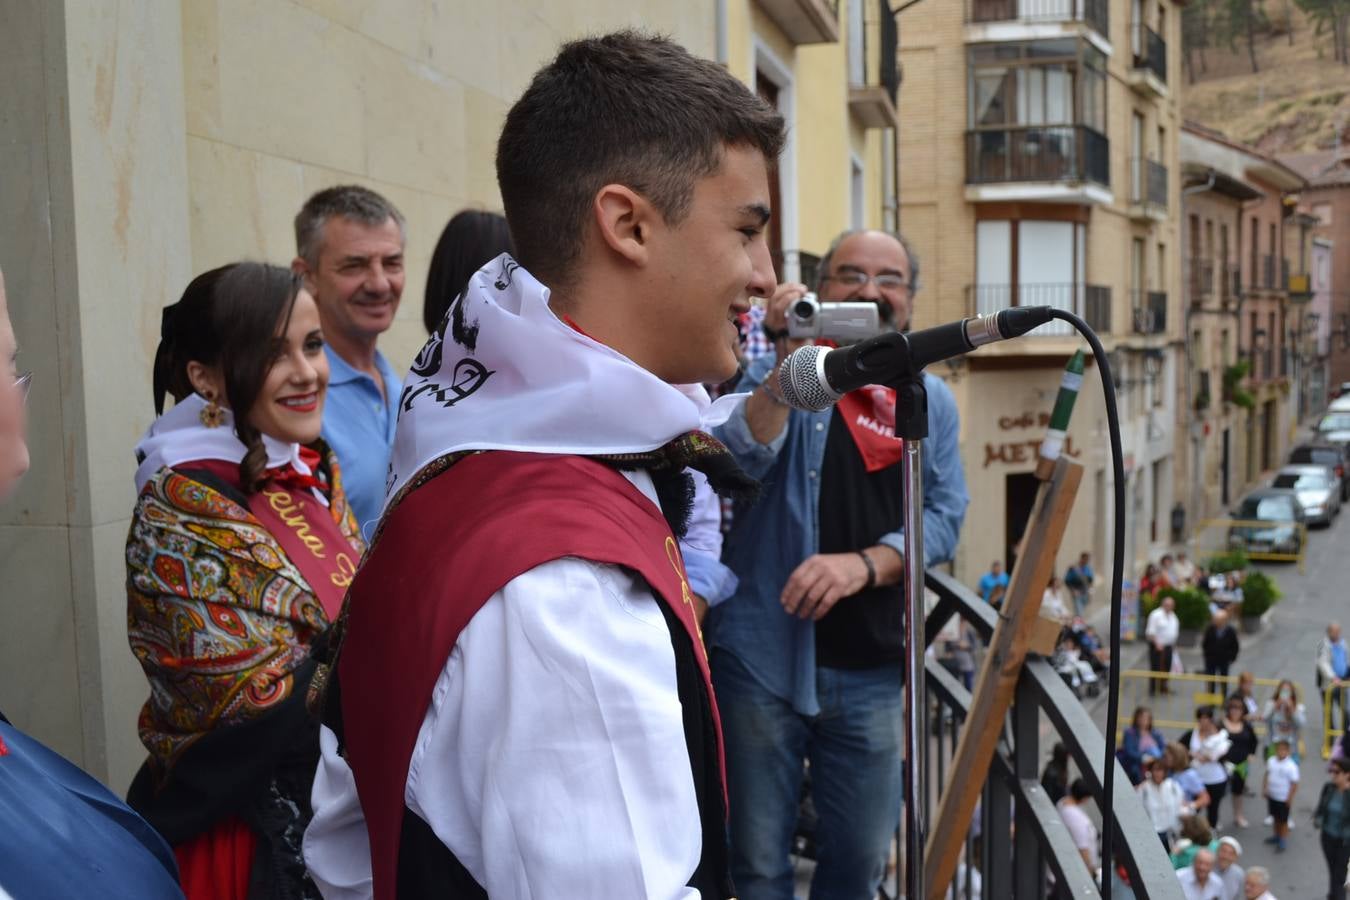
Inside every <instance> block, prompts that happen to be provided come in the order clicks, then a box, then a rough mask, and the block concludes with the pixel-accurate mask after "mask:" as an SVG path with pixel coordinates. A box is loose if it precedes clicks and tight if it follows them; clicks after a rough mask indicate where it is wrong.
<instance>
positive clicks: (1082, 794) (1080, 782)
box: [1069, 778, 1092, 803]
mask: <svg viewBox="0 0 1350 900" xmlns="http://www.w3.org/2000/svg"><path fill="white" fill-rule="evenodd" d="M1069 796H1070V797H1072V798H1073V802H1074V803H1082V802H1083V801H1084V800H1086V799H1088V798H1089V797H1091V796H1092V788H1091V787H1089V786H1088V783H1087V779H1086V778H1075V779H1074V780H1073V784H1071V785H1069Z"/></svg>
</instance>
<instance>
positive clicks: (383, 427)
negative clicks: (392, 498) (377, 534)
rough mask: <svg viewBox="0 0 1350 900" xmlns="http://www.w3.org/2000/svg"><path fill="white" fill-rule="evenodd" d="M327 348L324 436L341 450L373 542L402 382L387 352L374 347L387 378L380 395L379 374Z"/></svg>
mask: <svg viewBox="0 0 1350 900" xmlns="http://www.w3.org/2000/svg"><path fill="white" fill-rule="evenodd" d="M324 352H326V353H327V354H328V368H329V376H328V397H327V399H326V400H325V401H324V407H323V439H324V440H325V441H327V442H328V446H330V447H332V448H333V452H334V453H336V454H337V458H338V465H340V466H342V485H343V488H344V489H345V491H346V493H347V502H349V503H350V504H351V506H352V511H353V512H355V513H356V521H357V522H358V523H360V526H361V534H362V535H364V536H365V537H366V539H367V540H369V539H370V536H371V533H372V532H373V531H374V523H375V522H376V521H377V520H378V519H379V518H380V509H381V507H383V506H384V485H385V481H386V479H387V478H388V476H389V450H390V448H391V447H393V446H394V426H395V425H396V424H398V397H399V394H401V393H402V392H403V381H402V379H400V378H399V377H398V376H397V375H396V374H394V370H393V367H391V366H390V365H389V360H387V359H385V358H384V354H383V353H381V352H379V351H378V350H377V351H375V367H376V368H377V369H379V370H380V377H381V378H383V379H384V396H380V389H379V387H378V386H377V385H376V384H375V379H374V378H371V377H370V376H369V375H367V374H366V373H364V372H358V371H357V370H356V369H354V368H352V367H351V366H350V365H348V364H347V362H346V360H344V359H343V358H342V357H340V356H338V355H337V353H336V352H335V351H334V350H333V348H332V347H329V346H325V347H324Z"/></svg>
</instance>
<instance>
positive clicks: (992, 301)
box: [966, 283, 1111, 337]
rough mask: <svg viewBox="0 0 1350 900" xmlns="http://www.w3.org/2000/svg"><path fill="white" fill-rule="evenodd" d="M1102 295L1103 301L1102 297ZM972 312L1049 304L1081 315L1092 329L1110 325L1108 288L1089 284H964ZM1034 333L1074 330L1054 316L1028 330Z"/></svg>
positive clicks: (983, 313)
mask: <svg viewBox="0 0 1350 900" xmlns="http://www.w3.org/2000/svg"><path fill="white" fill-rule="evenodd" d="M1103 295H1104V296H1105V300H1104V301H1103V299H1102V297H1103ZM966 297H967V308H968V309H970V310H971V312H972V314H973V315H977V316H991V315H993V314H994V313H996V312H998V311H999V310H1001V309H1011V308H1012V307H1014V306H1053V307H1054V308H1055V309H1062V310H1065V311H1066V312H1071V313H1073V314H1074V315H1077V316H1082V317H1083V319H1084V320H1086V321H1087V323H1088V325H1090V326H1092V330H1093V331H1110V329H1111V289H1110V288H1109V287H1102V286H1099V285H1091V284H1074V283H1063V284H972V285H967V287H966ZM1031 333H1032V334H1033V335H1036V336H1042V335H1043V336H1046V337H1050V336H1055V335H1071V334H1074V333H1075V332H1074V329H1073V326H1072V325H1070V324H1069V323H1068V322H1064V321H1061V320H1059V319H1055V320H1053V321H1051V322H1047V323H1046V324H1044V325H1042V326H1041V327H1039V328H1037V329H1036V330H1034V331H1032V332H1031Z"/></svg>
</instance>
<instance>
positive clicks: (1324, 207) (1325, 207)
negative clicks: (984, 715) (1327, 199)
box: [1312, 203, 1331, 225]
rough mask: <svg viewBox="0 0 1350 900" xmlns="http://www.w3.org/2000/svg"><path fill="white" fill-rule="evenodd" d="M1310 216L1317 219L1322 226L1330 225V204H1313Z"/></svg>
mask: <svg viewBox="0 0 1350 900" xmlns="http://www.w3.org/2000/svg"><path fill="white" fill-rule="evenodd" d="M1312 214H1313V215H1314V216H1316V217H1317V221H1318V222H1319V223H1321V224H1323V225H1330V224H1331V204H1330V203H1314V204H1313V208H1312Z"/></svg>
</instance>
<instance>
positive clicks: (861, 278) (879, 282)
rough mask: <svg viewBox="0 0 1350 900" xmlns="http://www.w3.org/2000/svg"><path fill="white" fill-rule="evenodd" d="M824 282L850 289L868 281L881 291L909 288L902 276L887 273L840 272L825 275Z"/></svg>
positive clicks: (861, 285) (907, 282)
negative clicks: (834, 283)
mask: <svg viewBox="0 0 1350 900" xmlns="http://www.w3.org/2000/svg"><path fill="white" fill-rule="evenodd" d="M825 280H826V281H837V282H839V283H840V284H844V285H848V286H849V287H851V288H860V287H863V286H864V285H866V284H867V283H868V282H869V281H870V282H872V283H873V284H875V285H876V286H877V290H881V291H898V290H901V289H903V288H907V287H909V281H908V280H907V279H906V278H905V276H903V275H892V274H889V273H885V274H881V275H868V274H867V273H866V272H857V271H852V270H850V271H847V272H840V273H839V274H838V275H827V276H826V278H825Z"/></svg>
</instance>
